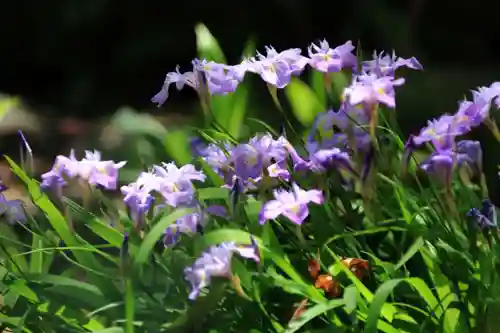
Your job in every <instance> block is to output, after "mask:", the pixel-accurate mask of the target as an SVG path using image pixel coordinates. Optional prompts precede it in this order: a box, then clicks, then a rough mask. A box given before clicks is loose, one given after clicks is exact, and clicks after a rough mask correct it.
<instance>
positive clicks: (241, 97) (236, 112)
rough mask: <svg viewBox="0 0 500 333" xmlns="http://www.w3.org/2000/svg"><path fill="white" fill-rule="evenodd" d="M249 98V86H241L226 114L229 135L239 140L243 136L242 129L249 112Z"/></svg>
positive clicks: (234, 94) (233, 96)
mask: <svg viewBox="0 0 500 333" xmlns="http://www.w3.org/2000/svg"><path fill="white" fill-rule="evenodd" d="M248 96H249V89H248V85H245V84H240V85H239V87H238V88H237V89H236V91H235V92H234V93H233V95H232V102H233V104H232V107H231V108H230V109H229V110H228V111H227V112H226V113H225V114H224V116H225V117H227V121H226V126H225V127H226V129H227V131H228V132H229V134H230V135H232V136H233V137H235V138H239V137H240V135H241V127H242V125H243V124H244V120H245V114H246V112H247V103H248ZM223 97H225V96H223ZM226 98H227V97H226Z"/></svg>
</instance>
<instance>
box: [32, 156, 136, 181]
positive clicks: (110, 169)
mask: <svg viewBox="0 0 500 333" xmlns="http://www.w3.org/2000/svg"><path fill="white" fill-rule="evenodd" d="M126 163H127V162H124V161H122V162H119V163H115V162H113V161H101V153H100V152H99V151H94V152H91V151H88V150H87V151H85V157H84V158H83V159H81V160H77V159H76V157H75V152H74V150H71V152H70V154H69V157H66V156H63V155H59V156H57V157H56V160H55V163H54V165H53V166H52V169H51V170H50V171H48V172H46V173H44V174H43V175H42V184H41V187H42V188H55V189H59V190H60V189H61V188H62V187H63V186H64V185H66V184H67V182H66V179H68V178H70V179H74V178H79V179H81V180H83V181H86V182H88V183H89V184H91V185H98V186H102V187H104V188H106V189H110V190H114V189H116V184H117V180H118V170H119V169H121V168H122V167H123V166H124V165H125V164H126Z"/></svg>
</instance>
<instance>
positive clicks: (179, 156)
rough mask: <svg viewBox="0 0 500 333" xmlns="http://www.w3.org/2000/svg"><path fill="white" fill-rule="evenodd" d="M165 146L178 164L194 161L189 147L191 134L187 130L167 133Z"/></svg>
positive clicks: (164, 140)
mask: <svg viewBox="0 0 500 333" xmlns="http://www.w3.org/2000/svg"><path fill="white" fill-rule="evenodd" d="M163 146H164V147H165V150H166V151H167V153H168V154H169V155H170V156H171V157H172V158H173V159H174V160H175V162H177V164H180V165H184V164H188V163H190V162H191V161H192V159H193V155H192V154H191V149H190V147H189V134H188V132H187V131H185V130H172V131H169V132H168V133H166V134H165V138H164V139H163Z"/></svg>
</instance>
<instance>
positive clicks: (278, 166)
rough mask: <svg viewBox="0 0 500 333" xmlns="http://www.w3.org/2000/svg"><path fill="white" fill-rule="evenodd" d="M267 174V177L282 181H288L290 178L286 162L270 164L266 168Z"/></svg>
mask: <svg viewBox="0 0 500 333" xmlns="http://www.w3.org/2000/svg"><path fill="white" fill-rule="evenodd" d="M267 173H268V175H269V177H272V178H279V179H283V180H284V181H289V180H290V178H291V175H290V171H288V168H287V165H286V160H281V161H279V162H276V163H274V164H271V165H270V166H269V167H268V168H267Z"/></svg>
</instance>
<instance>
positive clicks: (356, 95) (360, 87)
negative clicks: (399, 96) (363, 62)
mask: <svg viewBox="0 0 500 333" xmlns="http://www.w3.org/2000/svg"><path fill="white" fill-rule="evenodd" d="M404 82H405V80H404V79H403V78H399V79H394V78H393V77H391V76H383V77H378V76H376V75H375V74H361V75H357V76H355V77H354V80H353V82H352V84H351V85H350V86H349V87H347V88H345V89H344V99H345V100H346V101H347V102H348V103H350V104H351V105H357V104H365V105H368V106H373V105H375V104H377V103H382V104H385V105H387V106H388V107H390V108H394V107H396V99H395V93H394V87H397V86H401V85H402V84H404Z"/></svg>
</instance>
